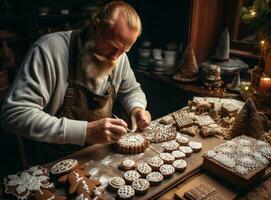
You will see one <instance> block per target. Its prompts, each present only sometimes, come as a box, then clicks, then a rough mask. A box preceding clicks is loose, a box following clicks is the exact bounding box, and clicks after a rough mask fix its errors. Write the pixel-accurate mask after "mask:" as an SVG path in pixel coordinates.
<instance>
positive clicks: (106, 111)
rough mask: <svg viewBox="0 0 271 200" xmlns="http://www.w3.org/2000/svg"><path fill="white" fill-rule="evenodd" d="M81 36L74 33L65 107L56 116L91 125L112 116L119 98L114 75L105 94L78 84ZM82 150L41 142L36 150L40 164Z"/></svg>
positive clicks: (77, 147)
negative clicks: (77, 74)
mask: <svg viewBox="0 0 271 200" xmlns="http://www.w3.org/2000/svg"><path fill="white" fill-rule="evenodd" d="M79 36H80V31H79V30H76V31H73V32H72V34H71V39H70V47H69V79H68V81H69V86H68V89H67V91H66V94H65V97H64V102H63V105H62V107H61V109H60V110H59V112H58V114H57V116H58V117H66V118H69V119H75V120H84V121H88V122H91V121H95V120H99V119H102V118H105V117H111V116H112V106H113V102H114V100H115V98H116V92H115V87H114V85H113V73H112V74H111V75H110V76H109V77H108V81H109V86H108V89H107V92H106V94H105V95H97V94H95V93H93V92H91V91H90V90H89V89H88V88H87V87H86V86H84V85H82V84H81V83H79V82H77V81H76V70H77V67H79V66H77V56H78V39H79ZM41 146H42V147H41ZM82 148H84V146H80V145H73V144H62V145H59V144H48V143H42V145H39V150H38V151H37V158H38V163H46V162H50V161H52V160H56V159H58V158H61V157H63V156H65V155H67V154H70V153H73V152H75V151H78V150H80V149H82Z"/></svg>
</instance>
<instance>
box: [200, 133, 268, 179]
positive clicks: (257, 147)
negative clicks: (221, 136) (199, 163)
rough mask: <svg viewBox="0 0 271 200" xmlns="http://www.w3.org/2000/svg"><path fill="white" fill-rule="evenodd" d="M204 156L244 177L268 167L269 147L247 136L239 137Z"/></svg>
mask: <svg viewBox="0 0 271 200" xmlns="http://www.w3.org/2000/svg"><path fill="white" fill-rule="evenodd" d="M205 156H207V157H209V158H212V159H214V160H216V161H218V162H219V163H221V164H222V165H224V166H226V167H228V168H230V169H232V170H233V171H235V172H237V173H239V174H241V175H244V174H247V173H248V171H254V170H257V169H259V168H261V167H266V166H268V165H269V159H270V158H271V147H270V146H269V145H267V143H265V142H262V141H259V140H258V141H257V140H256V139H254V138H250V137H247V136H239V137H236V138H234V139H232V140H231V141H228V142H226V143H224V144H221V145H218V146H217V147H215V148H214V149H213V150H210V151H207V152H206V154H205Z"/></svg>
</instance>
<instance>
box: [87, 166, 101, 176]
mask: <svg viewBox="0 0 271 200" xmlns="http://www.w3.org/2000/svg"><path fill="white" fill-rule="evenodd" d="M98 172H99V169H98V168H96V167H94V168H92V169H90V170H89V173H90V174H91V175H92V176H95V175H96V174H97V173H98Z"/></svg>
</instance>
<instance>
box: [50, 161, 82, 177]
mask: <svg viewBox="0 0 271 200" xmlns="http://www.w3.org/2000/svg"><path fill="white" fill-rule="evenodd" d="M77 166H78V162H77V160H75V159H66V160H62V161H60V162H58V163H56V164H55V165H54V166H53V167H52V168H51V171H50V172H51V174H53V175H58V176H60V175H62V174H67V173H69V172H71V171H73V170H74V169H75V168H76V167H77Z"/></svg>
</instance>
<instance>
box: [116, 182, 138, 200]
mask: <svg viewBox="0 0 271 200" xmlns="http://www.w3.org/2000/svg"><path fill="white" fill-rule="evenodd" d="M134 196H135V190H134V189H133V188H132V186H130V185H124V186H122V187H120V188H119V189H118V192H117V199H120V200H130V199H133V198H134Z"/></svg>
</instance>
